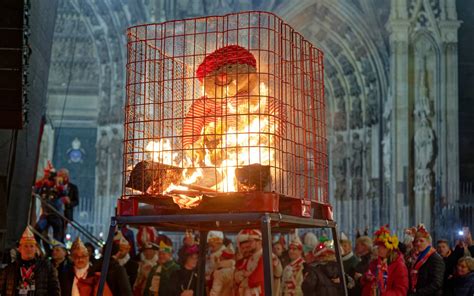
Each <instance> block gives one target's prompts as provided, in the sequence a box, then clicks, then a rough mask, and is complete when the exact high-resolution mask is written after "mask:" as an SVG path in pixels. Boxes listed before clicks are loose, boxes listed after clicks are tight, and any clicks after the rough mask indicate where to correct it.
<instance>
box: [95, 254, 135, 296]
mask: <svg viewBox="0 0 474 296" xmlns="http://www.w3.org/2000/svg"><path fill="white" fill-rule="evenodd" d="M103 261H104V259H103V258H101V259H99V260H97V262H96V264H94V265H93V266H92V268H91V272H101V271H102V263H103ZM106 280H107V285H108V286H109V288H110V291H111V292H112V295H114V296H115V295H120V296H122V295H123V296H130V295H132V287H131V286H130V282H129V280H128V276H127V272H126V271H125V268H124V267H123V266H121V265H120V264H119V263H118V262H117V260H115V259H114V258H110V264H109V271H108V272H107V279H106Z"/></svg>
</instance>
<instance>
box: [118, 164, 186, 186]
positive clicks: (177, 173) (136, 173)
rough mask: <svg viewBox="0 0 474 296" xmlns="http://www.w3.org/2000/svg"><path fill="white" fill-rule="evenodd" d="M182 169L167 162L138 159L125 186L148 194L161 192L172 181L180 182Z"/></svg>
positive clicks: (174, 182)
mask: <svg viewBox="0 0 474 296" xmlns="http://www.w3.org/2000/svg"><path fill="white" fill-rule="evenodd" d="M182 171H183V169H181V168H178V167H175V166H170V165H167V164H162V163H157V162H152V161H148V160H144V161H140V162H139V163H137V164H136V165H135V167H134V168H133V170H132V172H131V173H130V178H129V180H128V182H127V185H125V186H126V187H128V188H132V189H135V190H139V191H141V192H147V193H149V194H161V193H162V192H163V191H165V190H166V189H167V188H168V187H169V186H170V185H171V184H172V183H173V184H179V183H180V182H181V179H182Z"/></svg>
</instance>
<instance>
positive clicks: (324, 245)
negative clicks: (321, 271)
mask: <svg viewBox="0 0 474 296" xmlns="http://www.w3.org/2000/svg"><path fill="white" fill-rule="evenodd" d="M335 254H336V251H335V250H334V244H333V241H331V240H325V241H323V242H321V243H319V245H317V246H316V248H314V250H313V255H314V257H315V258H322V257H326V256H333V255H335Z"/></svg>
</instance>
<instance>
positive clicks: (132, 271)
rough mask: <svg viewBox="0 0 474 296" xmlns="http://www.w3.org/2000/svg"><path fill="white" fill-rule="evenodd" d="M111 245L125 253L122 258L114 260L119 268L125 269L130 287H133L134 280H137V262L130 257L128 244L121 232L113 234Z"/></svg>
mask: <svg viewBox="0 0 474 296" xmlns="http://www.w3.org/2000/svg"><path fill="white" fill-rule="evenodd" d="M113 243H114V244H117V245H118V246H119V249H120V250H122V253H124V252H126V254H125V256H124V257H122V258H116V260H117V262H118V263H119V264H120V265H121V266H123V267H124V268H125V271H126V272H127V276H128V281H129V283H130V287H133V285H134V284H135V280H136V279H137V273H138V262H137V261H135V259H134V258H131V256H130V252H129V251H130V249H131V247H130V243H129V241H128V240H127V239H126V238H125V236H124V235H123V234H122V231H118V232H117V233H116V234H115V236H114V241H113Z"/></svg>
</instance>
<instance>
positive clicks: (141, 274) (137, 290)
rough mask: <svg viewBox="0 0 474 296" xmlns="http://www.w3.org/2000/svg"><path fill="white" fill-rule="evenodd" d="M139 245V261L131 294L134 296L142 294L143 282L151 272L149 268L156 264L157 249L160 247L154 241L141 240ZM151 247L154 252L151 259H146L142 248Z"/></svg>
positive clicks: (144, 282)
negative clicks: (145, 241)
mask: <svg viewBox="0 0 474 296" xmlns="http://www.w3.org/2000/svg"><path fill="white" fill-rule="evenodd" d="M140 245H141V251H142V252H141V253H140V262H139V264H138V272H137V279H136V280H135V283H134V285H133V294H134V295H136V296H139V295H143V292H144V289H145V284H146V281H147V279H148V276H149V274H150V272H151V269H152V268H153V267H154V266H155V265H157V264H158V250H159V249H160V248H159V246H158V245H157V244H155V243H152V242H148V243H144V242H143V241H142V242H141V243H140ZM147 249H151V250H155V251H156V254H155V256H153V258H151V259H147V258H146V257H145V254H143V251H144V250H147Z"/></svg>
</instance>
